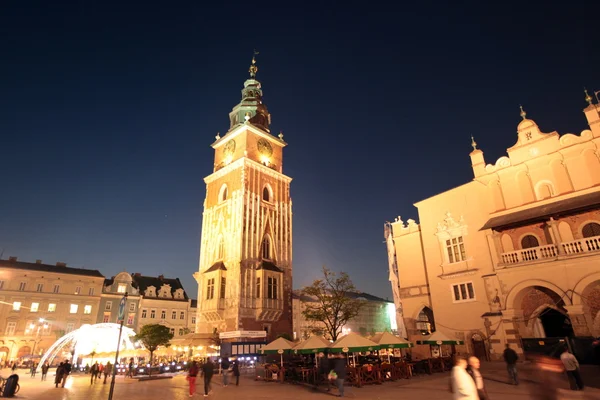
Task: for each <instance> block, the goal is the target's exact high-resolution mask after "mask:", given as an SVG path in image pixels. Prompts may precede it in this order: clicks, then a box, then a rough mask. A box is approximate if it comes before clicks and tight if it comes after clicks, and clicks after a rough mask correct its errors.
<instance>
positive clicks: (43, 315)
mask: <svg viewBox="0 0 600 400" xmlns="http://www.w3.org/2000/svg"><path fill="white" fill-rule="evenodd" d="M103 282H104V276H103V275H102V274H101V273H100V272H99V271H97V270H90V269H84V268H72V267H68V266H67V265H66V264H65V263H60V262H59V263H56V265H48V264H43V263H42V261H41V260H37V261H36V262H35V263H29V262H22V261H18V260H17V258H16V257H10V258H9V259H8V260H0V361H5V360H8V361H10V360H15V359H18V358H21V357H23V356H26V355H31V354H35V355H40V354H42V353H43V352H44V351H46V350H47V349H48V348H49V347H50V346H51V345H52V343H54V342H55V341H56V339H58V338H60V337H61V336H63V335H64V334H65V333H69V332H71V331H73V330H75V329H78V328H79V327H80V326H81V325H84V324H93V323H94V322H95V320H96V315H97V313H98V309H99V305H100V295H101V293H102V284H103Z"/></svg>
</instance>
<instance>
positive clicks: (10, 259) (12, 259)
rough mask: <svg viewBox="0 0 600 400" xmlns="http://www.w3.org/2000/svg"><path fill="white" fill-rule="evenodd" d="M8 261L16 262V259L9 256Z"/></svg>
mask: <svg viewBox="0 0 600 400" xmlns="http://www.w3.org/2000/svg"><path fill="white" fill-rule="evenodd" d="M8 261H17V257H14V256H10V257H8Z"/></svg>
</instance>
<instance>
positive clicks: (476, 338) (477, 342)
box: [471, 334, 487, 361]
mask: <svg viewBox="0 0 600 400" xmlns="http://www.w3.org/2000/svg"><path fill="white" fill-rule="evenodd" d="M471 344H472V345H473V355H474V356H475V357H477V358H479V359H480V360H482V361H485V360H487V351H486V350H485V342H484V341H483V338H482V337H481V335H478V334H475V335H473V336H472V337H471Z"/></svg>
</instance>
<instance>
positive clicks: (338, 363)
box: [333, 354, 346, 397]
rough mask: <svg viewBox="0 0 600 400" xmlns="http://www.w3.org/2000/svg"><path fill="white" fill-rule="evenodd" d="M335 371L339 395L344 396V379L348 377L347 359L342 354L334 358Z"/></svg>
mask: <svg viewBox="0 0 600 400" xmlns="http://www.w3.org/2000/svg"><path fill="white" fill-rule="evenodd" d="M333 372H335V374H336V375H337V376H336V377H335V385H336V386H337V389H338V392H339V396H340V397H344V380H345V379H346V359H345V358H344V355H343V354H341V355H339V356H337V357H336V358H334V359H333Z"/></svg>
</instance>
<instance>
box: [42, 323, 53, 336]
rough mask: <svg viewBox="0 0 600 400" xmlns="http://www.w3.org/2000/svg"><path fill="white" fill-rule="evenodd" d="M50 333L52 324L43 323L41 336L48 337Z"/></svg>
mask: <svg viewBox="0 0 600 400" xmlns="http://www.w3.org/2000/svg"><path fill="white" fill-rule="evenodd" d="M51 332H52V324H51V323H50V322H47V321H46V322H45V323H44V325H43V328H42V335H49V334H50V333H51Z"/></svg>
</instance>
